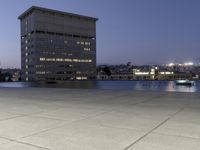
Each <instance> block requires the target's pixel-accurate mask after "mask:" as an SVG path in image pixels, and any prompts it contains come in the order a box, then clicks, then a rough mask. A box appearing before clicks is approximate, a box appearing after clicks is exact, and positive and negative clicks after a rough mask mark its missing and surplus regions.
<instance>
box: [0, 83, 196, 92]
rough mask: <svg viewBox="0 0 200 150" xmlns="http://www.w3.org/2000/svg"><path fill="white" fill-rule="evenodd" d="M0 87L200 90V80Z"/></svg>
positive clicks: (12, 85)
mask: <svg viewBox="0 0 200 150" xmlns="http://www.w3.org/2000/svg"><path fill="white" fill-rule="evenodd" d="M0 87H18V88H22V87H46V88H68V89H103V90H131V91H133V90H145V91H168V92H200V82H199V81H196V82H195V85H194V86H176V84H175V82H174V81H67V82H65V83H56V84H46V83H25V82H10V83H5V82H3V83H0Z"/></svg>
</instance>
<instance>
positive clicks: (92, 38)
mask: <svg viewBox="0 0 200 150" xmlns="http://www.w3.org/2000/svg"><path fill="white" fill-rule="evenodd" d="M19 19H20V21H21V64H22V66H21V67H22V80H23V81H48V80H88V79H95V77H96V21H97V20H98V19H97V18H93V17H87V16H82V15H77V14H72V13H67V12H61V11H56V10H51V9H46V8H41V7H36V6H33V7H31V8H29V9H28V10H27V11H25V12H24V13H23V14H21V15H20V16H19Z"/></svg>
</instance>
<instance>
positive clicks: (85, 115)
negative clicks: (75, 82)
mask: <svg viewBox="0 0 200 150" xmlns="http://www.w3.org/2000/svg"><path fill="white" fill-rule="evenodd" d="M199 149H200V93H173V92H171V93H169V92H142V91H110V90H78V89H56V88H54V89H53V88H52V89H50V88H0V150H199Z"/></svg>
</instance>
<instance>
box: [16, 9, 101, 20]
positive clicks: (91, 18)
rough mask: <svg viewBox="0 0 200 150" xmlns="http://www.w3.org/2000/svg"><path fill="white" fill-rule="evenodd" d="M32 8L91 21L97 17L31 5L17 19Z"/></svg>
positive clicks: (21, 17)
mask: <svg viewBox="0 0 200 150" xmlns="http://www.w3.org/2000/svg"><path fill="white" fill-rule="evenodd" d="M34 10H41V11H47V12H51V13H52V12H53V13H59V14H62V15H68V16H73V17H77V18H85V19H88V20H93V21H97V20H98V18H94V17H89V16H84V15H78V14H73V13H69V12H63V11H58V10H53V9H48V8H43V7H38V6H32V7H30V8H29V9H28V10H26V11H25V12H24V13H22V14H21V15H20V16H19V17H18V19H23V18H24V17H25V16H26V15H27V14H29V13H31V12H32V11H34Z"/></svg>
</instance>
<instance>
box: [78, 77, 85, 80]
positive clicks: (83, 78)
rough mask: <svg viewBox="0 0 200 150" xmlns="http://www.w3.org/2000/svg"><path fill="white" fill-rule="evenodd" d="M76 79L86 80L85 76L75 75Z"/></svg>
mask: <svg viewBox="0 0 200 150" xmlns="http://www.w3.org/2000/svg"><path fill="white" fill-rule="evenodd" d="M76 79H77V80H87V77H76Z"/></svg>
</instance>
